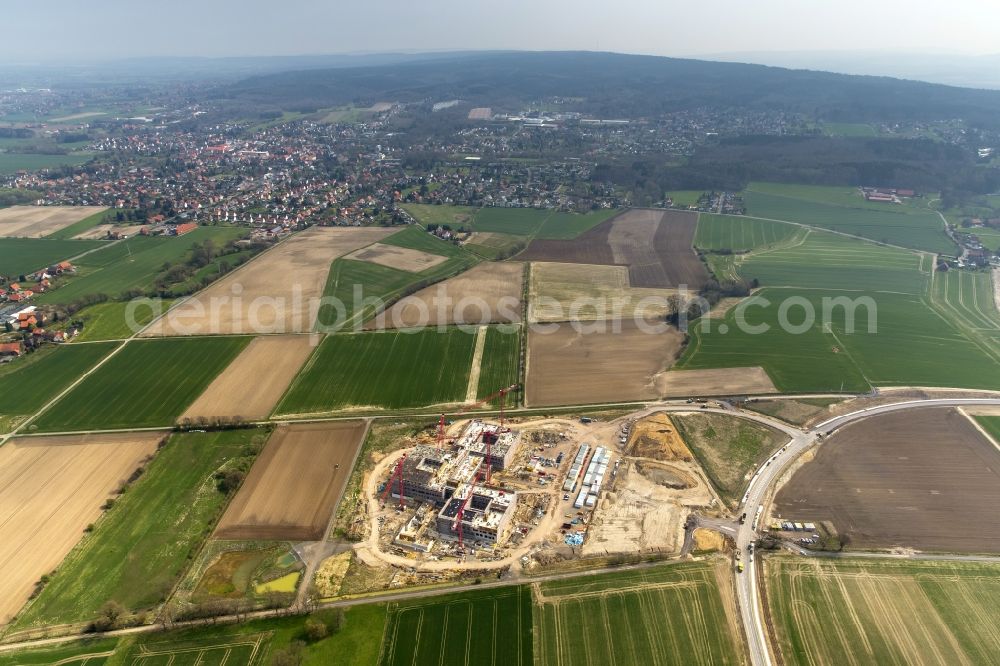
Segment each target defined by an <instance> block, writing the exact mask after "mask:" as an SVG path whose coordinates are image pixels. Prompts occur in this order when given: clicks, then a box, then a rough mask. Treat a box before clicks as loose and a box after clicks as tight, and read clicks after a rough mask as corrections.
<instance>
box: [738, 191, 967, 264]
mask: <svg viewBox="0 0 1000 666" xmlns="http://www.w3.org/2000/svg"><path fill="white" fill-rule="evenodd" d="M847 196H848V193H847V192H845V191H843V189H840V190H835V191H826V190H825V188H824V189H823V190H820V191H819V192H817V188H814V187H806V186H794V185H789V186H785V185H782V186H778V185H765V184H763V183H754V184H752V185H751V186H750V187H749V188H748V189H747V191H746V194H745V197H744V198H745V201H746V204H747V212H748V214H749V215H752V216H754V217H762V218H767V219H773V220H784V221H787V222H797V223H800V224H807V225H810V226H816V227H824V228H827V229H832V230H834V231H839V232H843V233H847V234H851V235H855V236H861V237H863V238H869V239H871V240H874V241H877V242H882V243H888V244H891V245H898V246H901V247H907V248H913V249H915V250H924V251H927V252H937V253H942V254H954V253H955V252H956V249H957V248H956V247H955V245H954V244H953V243H952V242H951V240H950V239H949V238H948V237H947V236H946V235H945V233H944V222H942V220H941V218H940V217H939V216H938V214H937V213H936V212H933V211H930V210H926V209H921V208H918V207H916V206H899V205H893V204H881V205H883V206H885V208H882V209H874V208H872V206H875V205H876V204H874V203H872V202H868V201H865V200H864V199H862V198H861V196H860V194H849V196H850V197H853V198H852V199H847V198H846V197H847Z"/></svg>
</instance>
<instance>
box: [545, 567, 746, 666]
mask: <svg viewBox="0 0 1000 666" xmlns="http://www.w3.org/2000/svg"><path fill="white" fill-rule="evenodd" d="M730 570H731V568H730V567H729V566H728V564H727V562H725V561H723V560H721V559H720V560H714V561H710V562H698V563H685V564H673V565H667V566H663V567H656V568H653V569H645V570H643V571H630V572H626V573H612V574H604V575H600V576H592V577H585V578H573V579H569V580H562V581H553V582H548V583H542V584H540V585H538V586H536V594H535V597H536V602H537V605H536V607H535V635H536V644H537V645H538V652H539V654H538V655H537V659H538V663H539V664H540V665H541V666H550V665H551V666H555V665H559V664H587V665H588V666H603V665H604V664H705V665H709V664H711V665H712V666H715V665H717V664H741V663H743V661H744V658H743V653H744V649H743V646H742V641H741V639H740V629H739V626H738V624H737V618H736V611H735V603H734V600H733V597H732V579H731V574H730Z"/></svg>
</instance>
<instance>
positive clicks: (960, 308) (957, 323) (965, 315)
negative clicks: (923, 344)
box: [929, 270, 1000, 360]
mask: <svg viewBox="0 0 1000 666" xmlns="http://www.w3.org/2000/svg"><path fill="white" fill-rule="evenodd" d="M929 301H930V304H931V307H932V308H933V309H934V310H935V311H936V312H937V313H938V314H940V315H941V316H942V317H943V318H945V319H947V320H948V321H949V322H950V323H951V324H952V325H953V326H954V327H955V328H957V329H959V330H960V331H961V332H962V333H963V334H964V335H965V336H966V337H967V338H969V339H970V340H972V341H974V342H976V343H977V344H978V345H979V346H980V347H982V348H983V349H984V350H985V351H987V352H988V353H990V355H991V356H992V357H993V358H995V359H997V360H1000V311H998V310H997V304H996V299H995V298H994V295H993V276H992V275H991V274H990V273H989V272H988V271H955V270H953V271H948V272H946V273H935V274H934V279H933V282H932V285H931V288H930V290H929Z"/></svg>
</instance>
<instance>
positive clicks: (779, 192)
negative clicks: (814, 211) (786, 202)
mask: <svg viewBox="0 0 1000 666" xmlns="http://www.w3.org/2000/svg"><path fill="white" fill-rule="evenodd" d="M747 191H752V192H756V193H758V194H770V195H773V196H776V197H782V198H786V199H798V200H800V201H804V202H806V203H817V204H829V205H831V206H839V207H841V208H862V209H865V210H872V211H876V212H886V211H891V212H896V213H905V214H917V215H925V214H926V213H928V212H931V211H933V209H932V208H931V207H930V205H929V204H930V202H931V201H933V196H932V195H927V196H925V197H917V198H913V199H903V200H902V201H903V203H902V204H889V205H886V204H884V203H879V202H877V201H868V200H866V199H865V198H864V197H862V196H861V190H859V189H858V188H857V187H849V186H846V185H797V184H790V183H764V182H755V183H750V185H748V186H747Z"/></svg>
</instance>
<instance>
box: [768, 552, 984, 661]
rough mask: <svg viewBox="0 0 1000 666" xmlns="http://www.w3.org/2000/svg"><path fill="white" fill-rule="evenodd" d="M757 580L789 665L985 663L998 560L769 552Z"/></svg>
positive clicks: (782, 651)
mask: <svg viewBox="0 0 1000 666" xmlns="http://www.w3.org/2000/svg"><path fill="white" fill-rule="evenodd" d="M764 572H765V575H764V578H765V581H766V587H767V597H768V601H769V606H770V609H771V614H772V617H773V621H774V625H775V631H776V633H777V637H778V644H779V647H780V650H781V656H782V659H783V661H784V662H785V663H787V664H810V665H817V666H824V665H827V664H829V665H830V666H834V665H836V666H840V665H841V664H852V665H853V664H919V665H925V664H926V665H928V666H930V665H936V664H970V665H971V664H992V663H996V657H997V655H998V654H1000V603H998V600H1000V565H997V564H993V563H990V564H986V563H975V562H954V561H952V562H912V561H911V562H906V561H902V562H900V561H887V560H863V559H853V558H852V559H850V560H835V561H826V560H819V559H809V560H802V559H792V558H789V557H769V558H767V559H766V560H765V565H764Z"/></svg>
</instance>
